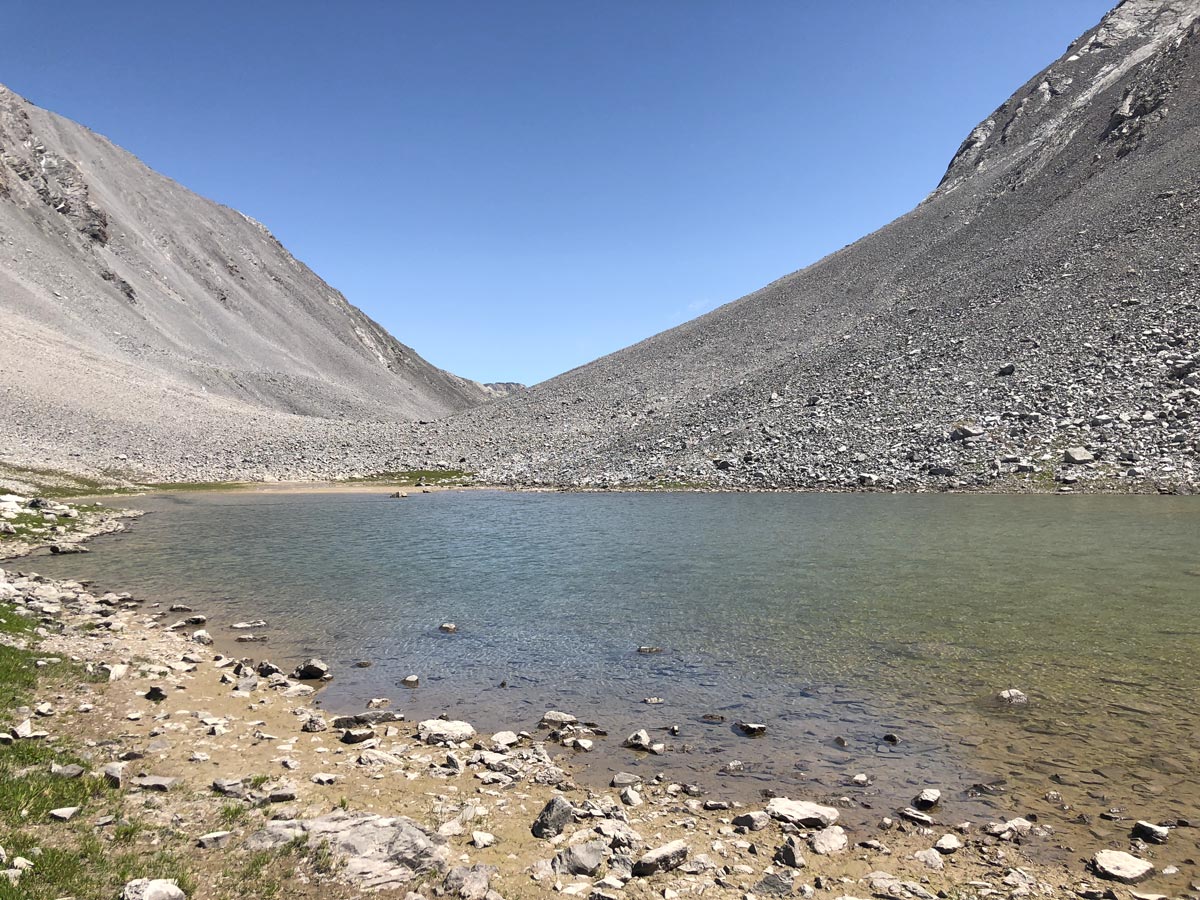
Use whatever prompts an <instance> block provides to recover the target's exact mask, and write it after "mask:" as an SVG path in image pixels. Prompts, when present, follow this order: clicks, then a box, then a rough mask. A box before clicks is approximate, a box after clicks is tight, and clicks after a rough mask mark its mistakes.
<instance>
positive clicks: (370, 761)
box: [0, 485, 1194, 900]
mask: <svg viewBox="0 0 1200 900" xmlns="http://www.w3.org/2000/svg"><path fill="white" fill-rule="evenodd" d="M264 489H266V490H275V489H277V488H276V486H269V487H267V486H264ZM278 489H281V490H289V489H294V488H292V486H290V485H285V486H280V487H279V488H278ZM335 489H336V488H335ZM363 489H369V490H374V491H378V490H379V489H380V488H379V486H378V485H372V486H368V487H364V488H363ZM21 568H23V566H22V565H21V564H20V563H15V564H14V563H9V564H7V570H6V571H4V572H2V573H0V601H2V602H3V603H5V604H8V605H10V606H11V609H12V612H13V613H14V614H16V615H19V616H21V617H23V618H27V619H31V620H33V621H36V622H37V623H38V626H39V627H38V629H37V632H36V633H32V634H30V635H29V636H27V637H25V638H14V639H10V642H11V641H17V642H23V643H24V644H27V645H28V647H29V648H30V649H32V650H33V651H34V652H35V653H36V654H38V655H40V656H41V657H44V658H58V659H63V660H70V661H72V662H73V663H74V664H75V665H76V666H78V667H81V668H80V671H83V672H87V673H91V674H92V676H93V677H94V678H95V679H97V680H95V681H93V680H89V679H84V680H76V681H74V682H65V683H64V682H61V681H59V682H45V681H43V683H40V684H39V685H38V686H37V688H36V689H35V695H34V696H31V697H30V698H29V699H28V700H27V701H26V703H25V704H24V705H23V707H22V708H18V709H15V710H7V711H6V713H7V715H8V716H9V718H10V719H11V720H12V725H13V728H14V730H13V732H12V733H13V734H14V735H27V734H29V733H30V732H33V733H34V734H37V733H39V732H41V733H44V734H42V736H41V737H28V736H18V737H15V738H14V739H13V740H11V741H9V743H14V744H21V743H22V742H27V741H36V742H41V743H42V744H43V745H44V746H48V747H53V748H62V750H63V751H64V752H66V751H67V750H70V751H71V752H73V753H74V754H76V755H77V756H78V757H80V758H81V759H83V760H84V761H85V765H84V766H83V768H84V770H85V771H83V772H82V773H81V774H80V775H79V776H78V777H80V778H87V779H96V780H97V781H98V782H104V781H107V782H108V783H109V784H110V785H111V786H110V787H109V788H108V789H107V793H105V794H104V795H102V797H101V799H100V800H96V801H90V802H89V803H86V804H84V805H83V806H82V807H81V808H80V809H78V810H76V811H75V812H73V813H72V814H71V816H70V817H69V821H59V820H58V819H55V818H50V817H47V818H45V819H44V820H42V821H29V822H27V823H26V824H25V826H24V827H23V831H24V832H25V833H27V834H32V835H34V836H35V838H36V840H37V841H38V842H40V844H42V845H44V846H47V847H60V848H68V849H69V848H70V847H71V846H73V845H74V844H76V843H78V842H81V841H85V840H88V839H96V838H98V839H99V840H101V841H115V840H116V837H115V831H114V826H113V822H116V823H120V822H127V823H138V825H137V828H138V831H137V835H136V836H135V838H134V840H135V842H143V841H144V842H145V845H144V846H145V848H146V849H147V852H149V851H150V850H153V852H154V853H170V854H173V855H174V857H173V858H176V859H178V860H179V861H180V863H179V864H180V865H182V866H184V867H185V868H186V870H187V871H188V872H189V873H190V877H191V881H190V893H189V896H192V897H214V898H216V897H226V896H228V897H233V896H260V895H261V896H267V895H271V894H272V893H273V892H274V893H277V894H278V895H280V896H299V897H334V898H339V897H347V898H348V897H357V896H360V895H361V893H362V892H363V891H368V890H382V891H395V892H398V895H403V894H405V893H408V892H411V891H415V892H417V893H419V894H420V895H422V896H432V895H435V894H437V895H441V894H449V895H451V896H462V897H474V898H482V897H490V898H492V900H495V898H496V897H507V898H519V897H536V896H544V895H547V894H550V893H552V892H555V891H559V892H562V893H566V894H570V895H577V896H586V897H631V898H646V897H651V896H654V897H667V898H671V897H683V896H693V895H695V896H699V895H704V896H709V897H739V898H743V897H748V896H772V895H775V896H785V895H802V896H814V895H815V894H821V895H824V896H829V897H843V896H846V897H868V896H872V895H874V896H881V897H893V898H909V897H911V898H921V900H930V898H933V897H935V896H956V897H969V896H978V897H988V896H1030V895H1041V896H1063V895H1065V894H1067V893H1071V894H1079V895H1081V896H1085V897H1097V898H1099V897H1103V896H1123V895H1127V894H1128V892H1129V889H1128V888H1125V887H1122V886H1120V884H1118V883H1117V882H1114V881H1112V880H1101V879H1099V878H1097V877H1096V875H1095V873H1094V872H1093V871H1091V870H1090V868H1089V867H1088V865H1087V861H1088V860H1089V859H1090V858H1091V856H1092V854H1093V853H1094V852H1095V851H1099V850H1104V849H1110V850H1116V851H1131V850H1132V851H1134V852H1135V853H1136V854H1137V856H1138V857H1140V858H1142V859H1145V860H1148V861H1149V862H1150V863H1153V864H1154V865H1156V866H1157V871H1156V872H1154V874H1153V875H1152V876H1151V880H1149V881H1147V882H1146V885H1145V886H1144V887H1141V888H1138V890H1139V891H1142V892H1147V893H1142V894H1133V895H1132V896H1133V897H1135V898H1137V897H1139V896H1147V895H1152V894H1155V893H1158V892H1159V891H1169V892H1170V893H1171V895H1173V896H1177V895H1180V894H1183V893H1185V892H1186V891H1187V890H1188V889H1189V879H1190V878H1192V877H1194V873H1192V872H1191V871H1190V868H1191V866H1193V865H1194V863H1190V862H1188V861H1185V860H1182V859H1180V860H1176V858H1175V857H1176V855H1177V853H1178V852H1179V851H1173V850H1172V842H1170V841H1168V843H1167V844H1166V845H1164V846H1161V847H1159V846H1153V845H1150V844H1147V843H1146V842H1144V841H1142V840H1138V839H1132V840H1131V841H1127V842H1124V843H1123V844H1122V846H1115V845H1113V846H1105V845H1097V846H1094V847H1092V846H1088V847H1082V846H1081V847H1074V848H1071V849H1072V850H1073V851H1074V856H1073V858H1074V859H1075V861H1074V862H1072V863H1069V864H1066V865H1061V864H1056V865H1048V864H1045V863H1043V862H1039V861H1038V860H1040V859H1044V858H1045V857H1046V855H1047V854H1046V853H1044V852H1043V851H1044V850H1045V849H1046V848H1047V847H1051V846H1054V847H1058V848H1059V849H1061V845H1060V842H1061V838H1060V837H1059V836H1058V835H1057V834H1056V833H1055V831H1054V830H1053V828H1050V827H1047V826H1045V825H1042V824H1039V823H1038V822H1035V821H1029V820H1027V819H1013V820H1008V821H1000V822H988V821H971V822H965V821H963V820H962V819H961V818H960V816H957V815H956V814H955V808H954V807H955V798H953V797H949V796H946V797H941V798H935V799H933V802H929V801H930V799H931V798H929V797H926V798H925V799H924V801H922V802H921V803H920V804H917V805H921V806H927V809H926V810H925V812H923V813H922V812H920V811H917V810H910V811H909V813H907V814H903V813H899V812H898V811H895V810H869V809H867V810H864V808H863V801H861V800H860V799H857V798H855V797H853V796H838V795H836V794H835V795H828V794H823V795H820V796H797V795H795V794H793V796H792V797H791V800H794V801H797V802H796V803H788V802H780V800H779V799H774V800H768V799H767V798H766V797H764V796H761V795H755V796H747V797H744V798H741V799H740V800H739V801H733V802H730V801H725V800H722V801H714V800H711V799H709V798H706V797H705V796H704V795H703V792H702V791H699V790H697V789H694V788H692V787H690V786H688V785H683V784H675V783H672V782H670V781H669V779H667V778H665V777H655V778H645V780H644V781H643V780H642V779H641V778H637V779H632V778H631V779H628V780H629V781H630V783H628V784H617V785H614V786H613V787H611V788H608V789H602V790H598V789H594V788H593V789H587V788H584V787H580V786H578V785H577V784H576V783H575V781H574V779H573V777H572V759H573V757H574V754H575V752H576V750H573V749H571V747H572V746H573V745H576V744H577V742H580V741H583V742H586V741H589V740H591V739H592V736H590V735H589V731H588V729H586V728H584V727H582V726H580V725H578V724H577V723H575V722H572V719H573V716H571V715H570V713H571V712H572V711H570V710H568V711H565V714H563V715H559V716H554V715H547V717H546V721H545V722H544V724H543V727H541V728H539V729H536V730H530V731H527V732H522V731H521V730H520V728H521V727H522V725H527V724H528V723H514V726H513V729H512V731H511V732H510V733H503V732H501V733H497V734H494V735H492V734H476V733H475V732H474V729H473V728H472V727H471V726H470V724H469V723H448V722H445V721H438V720H430V721H427V722H424V723H410V722H404V721H388V720H389V719H391V718H393V716H398V714H395V713H392V712H391V703H390V698H377V699H376V700H375V701H372V703H371V704H370V706H371V709H369V710H362V713H363V714H369V715H370V716H373V717H374V718H375V721H374V722H373V723H363V724H356V723H347V722H338V721H335V720H334V719H333V718H332V717H331V716H329V714H327V713H325V712H323V711H321V710H319V709H318V708H317V706H316V702H315V701H316V700H317V697H318V693H317V692H318V690H319V688H320V685H321V681H320V680H311V679H301V678H296V677H293V675H294V674H295V673H291V672H282V673H281V672H274V671H272V667H271V666H269V665H263V661H262V660H261V659H257V660H252V659H249V658H246V659H234V658H232V657H230V656H225V655H222V654H220V653H218V652H216V648H214V647H213V646H211V645H210V644H209V642H208V641H209V639H208V638H207V637H206V635H205V633H204V626H205V624H206V621H205V618H206V614H205V611H204V610H201V609H196V610H191V609H184V608H175V609H168V608H167V607H165V606H164V605H162V604H159V603H157V602H156V601H155V599H154V598H153V597H129V596H127V595H117V594H106V595H103V596H95V595H93V594H92V593H90V592H89V591H88V589H87V587H86V585H82V584H79V583H76V582H71V581H59V582H54V581H50V580H48V579H42V578H40V577H38V576H35V575H32V574H26V575H20V574H18V573H17V572H16V571H15V570H16V569H21ZM189 620H190V621H189ZM243 646H244V649H245V650H247V651H249V652H254V651H255V650H258V649H259V648H256V647H254V645H243ZM318 670H319V667H314V669H313V672H312V673H311V674H315V673H316V672H317V671H318ZM301 674H303V673H301ZM332 677H334V678H336V677H337V672H333V673H332ZM43 703H44V704H48V706H41V704H43ZM38 710H41V711H42V713H44V714H39V712H38ZM26 719H28V722H29V724H28V725H27V726H26V725H23V723H24V722H25V721H26ZM615 737H616V739H617V740H619V739H620V736H615ZM612 739H613V738H609V740H612ZM650 743H653V740H651V741H650ZM582 746H583V745H579V747H580V748H582ZM5 752H10V751H9V750H8V749H7V748H0V753H5ZM630 752H631V753H635V752H636V753H641V752H644V751H633V750H631V751H630ZM618 780H619V779H618ZM768 793H769V792H768ZM915 799H916V798H914V800H915ZM548 805H550V812H551V813H552V815H551V816H550V818H552V819H556V820H555V821H554V822H552V823H551V824H550V826H549V827H548V828H547V829H541V828H538V829H537V830H538V831H540V832H541V834H542V836H540V837H539V836H536V835H535V834H534V833H533V831H532V830H531V828H532V827H533V826H535V820H536V819H538V817H539V814H541V813H543V810H546V809H547V807H548ZM100 812H104V813H105V815H106V816H111V817H112V820H111V821H110V822H107V823H104V824H97V822H102V821H103V818H98V817H97V813H100ZM923 817H928V818H927V819H923ZM863 822H867V823H869V824H865V825H864V824H861V823H863ZM1130 824H1131V825H1132V824H1133V823H1130ZM1172 831H1173V829H1172ZM2 842H3V841H0V843H2ZM140 845H141V844H140V843H139V846H140ZM935 848H936V849H935ZM1184 849H1186V848H1185V847H1181V848H1180V850H1184ZM660 851H661V852H660ZM31 862H32V865H31V867H30V870H27V871H25V872H24V873H23V874H20V875H16V876H9V877H10V878H15V879H16V880H18V881H21V880H23V881H24V882H25V883H26V884H28V885H33V884H37V883H39V882H37V877H38V874H37V872H36V870H37V867H38V860H37V858H32V859H31ZM1176 862H1177V863H1178V865H1173V863H1176ZM251 869H254V873H255V874H254V876H253V877H251V876H250V875H249V874H247V873H248V872H249V871H250V870H251ZM146 877H156V875H155V873H153V872H148V873H146ZM255 879H259V880H260V881H261V882H262V883H261V884H260V883H259V881H256V880H255ZM264 879H265V880H264ZM268 881H269V882H270V884H271V885H273V886H274V887H273V888H272V890H270V891H269V890H267V888H266V887H265V885H266V884H267V882H268ZM1113 888H1116V889H1117V891H1118V893H1117V894H1106V892H1108V891H1111V890H1112V889H1113ZM50 895H51V894H46V896H50ZM30 896H42V894H38V893H33V894H30ZM54 896H60V895H59V894H54Z"/></svg>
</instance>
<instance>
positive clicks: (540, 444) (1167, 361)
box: [398, 0, 1200, 489]
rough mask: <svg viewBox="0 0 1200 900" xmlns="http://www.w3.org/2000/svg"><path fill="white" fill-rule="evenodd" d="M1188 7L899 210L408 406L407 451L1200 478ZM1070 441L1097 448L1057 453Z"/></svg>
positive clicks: (1037, 106)
mask: <svg viewBox="0 0 1200 900" xmlns="http://www.w3.org/2000/svg"><path fill="white" fill-rule="evenodd" d="M1198 16H1200V0H1127V2H1125V3H1122V4H1120V5H1119V6H1118V7H1117V8H1116V9H1114V10H1113V11H1112V12H1111V13H1110V14H1109V15H1108V16H1106V17H1105V19H1104V20H1103V21H1102V22H1101V23H1100V24H1099V25H1098V26H1097V27H1096V28H1094V29H1092V30H1091V31H1089V32H1088V33H1087V34H1085V35H1084V36H1082V37H1081V38H1079V39H1078V40H1077V41H1075V42H1074V43H1073V44H1072V45H1071V47H1070V48H1068V50H1067V53H1066V54H1065V55H1064V56H1063V58H1062V59H1060V60H1058V61H1057V62H1055V63H1054V64H1053V65H1052V66H1050V67H1049V68H1047V69H1046V70H1044V71H1043V72H1041V73H1039V74H1038V75H1036V76H1035V77H1034V78H1033V79H1031V80H1030V81H1029V82H1028V83H1027V84H1026V85H1025V86H1024V87H1022V88H1021V89H1020V90H1019V91H1018V92H1017V93H1016V94H1015V95H1014V96H1013V97H1012V98H1011V99H1010V100H1009V101H1008V102H1006V103H1005V104H1004V105H1003V106H1002V107H1001V108H1000V109H998V110H997V111H996V112H995V113H994V114H993V115H992V116H990V117H989V118H988V119H987V120H986V121H985V122H983V123H981V125H980V126H979V127H978V128H976V129H975V130H974V131H973V132H972V134H971V135H970V136H969V137H968V139H967V140H966V141H965V142H964V144H963V145H962V147H961V148H960V150H959V151H958V153H957V154H956V155H955V156H954V158H953V160H952V162H951V164H950V166H949V169H948V171H947V173H946V176H945V178H944V179H943V181H942V183H941V185H940V186H939V187H938V188H937V189H936V190H935V191H934V192H933V194H931V196H930V197H929V198H928V199H927V200H926V201H925V202H923V203H922V204H921V205H919V206H918V207H917V208H916V209H914V210H913V211H912V212H910V213H909V214H907V215H906V216H904V217H902V218H900V219H898V220H897V221H895V222H893V223H891V224H890V225H888V226H887V227H885V228H883V229H881V230H879V231H878V232H875V233H874V234H871V235H869V236H867V237H865V238H863V239H862V240H860V241H858V242H857V243H855V244H853V245H851V246H849V247H846V248H844V249H843V250H841V251H839V252H837V253H834V254H832V255H831V256H829V257H827V258H825V259H823V260H821V261H820V262H818V263H816V264H815V265H812V266H810V267H808V268H807V269H804V270H802V271H800V272H796V273H794V274H792V275H789V276H787V277H785V278H782V279H780V280H779V281H777V282H775V283H773V284H770V285H768V286H767V287H765V288H763V289H762V290H760V291H757V292H756V293H754V294H751V295H749V296H747V297H744V298H742V299H740V300H738V301H736V302H734V303H731V304H728V305H726V306H724V307H721V308H720V309H718V310H716V311H714V312H712V313H709V314H708V315H706V316H703V317H701V318H699V319H696V320H694V321H692V322H689V323H686V324H684V325H682V326H680V327H678V328H675V329H672V330H671V331H667V332H664V333H662V334H660V335H657V336H655V337H653V338H650V339H649V340H647V341H644V342H642V343H640V344H638V345H636V346H633V347H630V348H627V349H625V350H622V351H620V352H618V353H615V354H612V355H611V356H608V357H605V358H603V359H600V360H597V361H596V362H594V363H591V364H589V365H587V366H584V367H582V368H580V369H577V370H575V371H572V372H568V373H566V374H564V375H561V376H559V377H557V378H555V379H552V380H551V381H549V382H546V383H544V384H541V385H538V386H536V387H534V388H532V389H531V390H530V391H528V392H526V393H524V394H522V395H519V396H516V397H513V398H510V399H508V400H505V401H502V402H500V403H496V404H492V405H489V406H488V407H486V408H485V409H481V410H473V411H467V412H465V413H463V414H461V415H458V416H456V417H454V418H453V419H451V420H450V421H448V422H444V423H439V424H437V425H436V426H433V427H428V428H424V429H420V430H415V429H414V431H415V432H416V433H415V434H414V437H413V438H412V439H411V443H409V444H408V445H406V446H404V447H402V448H401V450H400V452H399V453H398V459H399V460H417V459H420V458H421V457H422V456H425V457H429V456H433V457H456V458H464V459H465V460H466V461H467V464H469V465H472V466H474V467H476V468H478V469H479V470H480V471H482V472H483V473H485V474H486V475H487V476H489V477H491V478H494V479H498V480H513V481H521V482H539V481H540V482H548V483H571V484H584V485H587V484H620V483H638V482H646V481H654V480H659V481H662V482H679V481H682V482H702V483H714V484H727V485H738V484H744V485H751V486H816V487H820V486H839V487H844V486H850V485H857V484H880V485H892V486H897V487H902V488H910V489H912V488H919V487H921V486H923V485H927V484H931V485H938V486H956V485H959V486H988V485H992V486H1002V485H1003V484H1010V485H1011V486H1013V487H1018V488H1019V487H1021V486H1022V485H1026V486H1030V487H1034V486H1037V487H1048V486H1051V485H1053V484H1054V483H1055V481H1054V479H1058V483H1059V484H1063V483H1067V484H1070V483H1073V482H1075V481H1077V480H1079V481H1083V482H1089V481H1093V482H1099V481H1101V480H1103V481H1108V480H1109V479H1120V481H1121V482H1123V483H1137V484H1141V485H1150V484H1160V485H1172V486H1173V485H1176V484H1180V483H1182V484H1189V483H1195V482H1196V480H1197V476H1196V464H1197V460H1196V455H1197V424H1196V423H1197V419H1196V416H1197V414H1200V406H1198V403H1197V401H1198V398H1200V390H1198V388H1200V373H1197V366H1198V365H1200V362H1198V357H1197V355H1196V351H1197V344H1196V342H1197V339H1198V337H1200V327H1198V319H1200V307H1198V302H1200V286H1198V279H1200V179H1198V170H1200V167H1198V166H1197V165H1196V160H1197V159H1200V25H1198V24H1197V17H1198ZM1010 367H1011V368H1010ZM998 373H1004V374H998ZM964 425H965V426H969V427H966V428H959V426H964ZM956 429H957V430H956ZM1076 446H1083V447H1084V448H1085V449H1086V450H1088V451H1089V452H1090V453H1091V454H1092V455H1094V456H1095V457H1096V461H1095V462H1091V463H1084V464H1079V465H1075V464H1068V463H1067V462H1066V459H1065V455H1064V454H1065V451H1066V450H1067V449H1069V448H1073V447H1076ZM1110 483H1111V482H1110Z"/></svg>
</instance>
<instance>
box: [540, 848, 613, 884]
mask: <svg viewBox="0 0 1200 900" xmlns="http://www.w3.org/2000/svg"><path fill="white" fill-rule="evenodd" d="M607 855H608V844H607V843H606V842H605V841H586V842H584V843H582V844H575V845H574V846H572V847H568V848H567V849H565V850H560V851H559V852H558V854H557V855H556V856H555V857H554V863H553V865H554V871H556V872H561V873H565V874H567V875H586V876H588V877H591V876H592V875H595V874H596V873H597V872H599V871H600V867H601V866H603V865H604V858H605V857H606V856H607Z"/></svg>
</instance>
